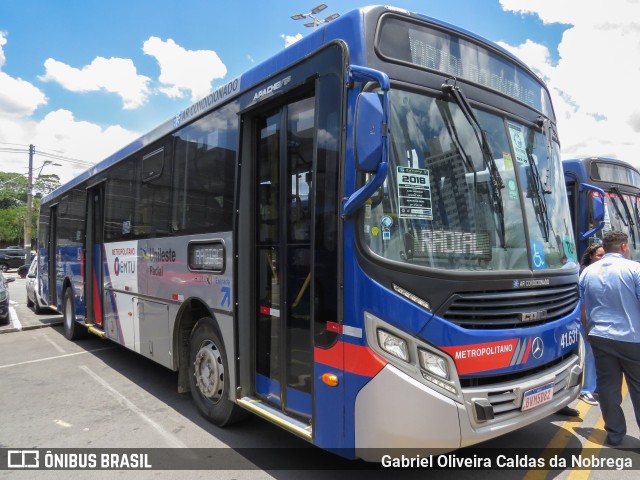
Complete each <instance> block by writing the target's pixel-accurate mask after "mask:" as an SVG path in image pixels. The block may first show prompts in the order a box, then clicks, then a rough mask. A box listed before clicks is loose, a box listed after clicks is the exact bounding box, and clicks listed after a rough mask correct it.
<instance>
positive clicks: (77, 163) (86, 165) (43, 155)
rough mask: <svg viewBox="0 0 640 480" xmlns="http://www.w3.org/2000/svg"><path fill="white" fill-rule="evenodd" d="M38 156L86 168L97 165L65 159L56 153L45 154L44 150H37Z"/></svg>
mask: <svg viewBox="0 0 640 480" xmlns="http://www.w3.org/2000/svg"><path fill="white" fill-rule="evenodd" d="M35 154H36V155H40V156H41V157H46V158H53V159H54V160H61V161H64V162H69V163H73V164H76V165H82V166H85V167H92V166H93V165H95V163H92V162H87V161H86V160H79V159H77V158H71V157H65V156H63V155H56V154H55V153H49V152H43V151H42V150H36V151H35Z"/></svg>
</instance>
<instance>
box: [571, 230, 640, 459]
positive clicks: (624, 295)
mask: <svg viewBox="0 0 640 480" xmlns="http://www.w3.org/2000/svg"><path fill="white" fill-rule="evenodd" d="M603 247H604V251H605V252H606V253H605V255H604V256H603V257H602V259H601V260H600V261H599V262H596V263H594V264H593V265H590V266H589V267H587V268H585V269H584V271H583V272H582V274H581V275H580V281H579V285H580V297H581V299H582V301H583V304H584V308H585V312H586V318H587V329H586V332H587V335H588V337H589V341H590V342H591V347H592V349H593V354H594V357H595V364H596V376H597V385H598V391H599V400H600V409H601V411H602V417H603V419H604V428H605V430H606V431H607V440H606V441H607V443H608V444H609V445H612V446H616V445H619V444H620V443H621V442H622V439H623V438H624V436H625V435H626V433H627V425H626V420H625V417H624V412H623V411H622V407H621V404H622V376H623V374H624V377H625V379H626V381H627V385H628V387H629V395H630V396H631V402H632V404H633V408H634V411H635V416H636V422H638V424H639V426H640V263H638V262H634V261H632V260H629V253H630V249H629V237H628V236H627V234H626V233H623V232H619V231H611V232H607V233H605V235H604V239H603Z"/></svg>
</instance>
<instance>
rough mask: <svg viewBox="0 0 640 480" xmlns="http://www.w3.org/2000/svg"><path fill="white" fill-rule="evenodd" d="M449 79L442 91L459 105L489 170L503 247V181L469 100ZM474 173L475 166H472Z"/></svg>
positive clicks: (485, 135) (494, 207)
mask: <svg viewBox="0 0 640 480" xmlns="http://www.w3.org/2000/svg"><path fill="white" fill-rule="evenodd" d="M449 80H453V81H454V83H455V81H456V79H455V78H451V79H448V80H447V81H446V82H445V83H443V84H442V93H444V94H445V95H446V96H447V97H453V99H454V100H455V102H456V103H457V104H458V107H460V111H461V112H462V114H463V115H464V117H465V118H466V120H467V122H469V125H471V128H472V130H473V133H474V135H475V137H476V141H477V142H478V145H479V146H480V151H481V152H482V160H483V162H484V164H485V166H486V168H487V170H488V171H489V176H490V179H491V189H490V190H491V198H492V201H493V211H494V212H496V213H497V214H498V224H499V225H500V243H501V247H502V248H505V245H506V240H505V235H506V233H505V226H504V205H503V203H502V192H501V191H500V190H502V189H503V188H504V182H503V180H502V176H501V175H500V172H499V171H498V166H497V165H496V161H495V159H494V158H493V153H491V147H490V146H489V140H488V139H487V134H486V133H485V131H484V130H483V129H482V127H481V126H480V122H478V119H477V118H476V115H475V113H473V109H472V108H471V105H470V104H469V100H467V97H466V96H465V95H464V93H463V92H462V90H461V89H460V87H458V86H456V85H455V84H454V85H451V84H450V83H448V82H449ZM473 171H474V175H475V168H473Z"/></svg>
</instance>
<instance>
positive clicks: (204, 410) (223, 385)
mask: <svg viewBox="0 0 640 480" xmlns="http://www.w3.org/2000/svg"><path fill="white" fill-rule="evenodd" d="M228 365H229V364H228V362H227V353H226V350H225V348H224V344H223V342H222V340H221V339H220V335H219V334H218V329H217V327H216V324H215V322H214V321H213V319H211V318H208V317H205V318H201V319H200V320H199V321H198V323H196V326H195V327H194V329H193V331H192V333H191V340H190V342H189V384H190V386H191V395H192V396H193V400H194V401H195V403H196V406H197V407H198V410H199V411H200V413H201V414H202V415H203V416H204V417H205V418H206V419H207V420H209V421H210V422H211V423H213V424H214V425H217V426H219V427H224V426H226V425H230V424H232V423H234V422H236V421H238V420H239V419H240V418H241V416H242V415H241V413H242V412H241V409H240V407H239V406H238V405H237V404H236V403H234V402H232V401H231V400H229V375H228V373H227V372H228V371H229V368H228Z"/></svg>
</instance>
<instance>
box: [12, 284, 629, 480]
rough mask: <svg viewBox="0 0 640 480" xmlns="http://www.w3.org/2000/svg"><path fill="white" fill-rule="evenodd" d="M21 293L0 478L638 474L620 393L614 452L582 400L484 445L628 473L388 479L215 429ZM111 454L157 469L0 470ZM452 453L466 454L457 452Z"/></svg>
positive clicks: (571, 475) (261, 428) (256, 425)
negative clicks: (131, 456)
mask: <svg viewBox="0 0 640 480" xmlns="http://www.w3.org/2000/svg"><path fill="white" fill-rule="evenodd" d="M10 274H11V273H10ZM24 292H25V280H23V279H17V280H16V281H15V282H13V283H12V284H11V287H10V293H11V299H12V302H14V303H13V304H12V306H13V311H12V317H13V318H12V323H11V324H10V325H7V326H2V327H0V386H1V387H0V392H1V393H0V399H1V400H2V401H1V402H0V464H2V465H0V477H5V476H8V477H10V478H29V479H31V478H48V479H49V478H60V479H67V478H102V477H104V478H107V477H113V476H115V475H117V476H118V477H123V476H125V477H127V478H136V479H138V478H154V479H155V478H159V479H164V478H171V479H174V478H181V479H190V478H207V479H212V478H213V479H218V478H225V479H227V478H228V479H249V478H250V479H254V478H271V477H273V478H277V479H281V480H289V479H294V478H295V479H298V478H301V476H304V477H305V478H310V479H325V478H332V479H334V478H335V479H341V478H344V479H353V478H397V477H402V478H405V477H409V478H425V477H426V476H428V477H429V478H447V479H448V478H451V477H452V476H454V477H455V478H456V479H458V478H463V479H466V478H469V479H471V478H485V477H486V476H487V475H490V476H491V478H492V479H503V478H504V479H515V478H518V479H519V478H527V479H543V478H558V479H575V478H591V479H611V478H616V480H622V479H631V478H634V479H635V478H637V475H638V471H640V440H639V439H638V436H639V430H638V426H637V425H636V423H635V421H634V417H633V410H632V408H631V404H630V400H629V397H628V395H626V396H625V399H624V404H623V406H624V410H625V414H626V416H627V423H628V435H627V438H625V440H624V442H623V444H622V445H621V447H624V449H610V448H609V447H608V446H606V445H604V437H605V433H604V430H603V425H602V418H601V416H600V410H599V408H598V407H597V406H595V407H593V406H589V405H587V404H585V403H583V402H575V403H574V406H576V407H577V408H578V409H579V410H580V412H581V415H580V418H567V417H562V416H560V415H553V416H551V417H549V419H547V420H543V421H540V422H537V423H536V424H534V425H531V426H528V427H526V428H524V429H521V430H519V431H517V432H513V433H511V434H508V435H505V436H503V437H500V438H498V439H495V440H492V441H491V442H487V443H485V444H483V445H482V447H483V448H487V450H486V451H488V452H492V454H493V455H494V456H495V454H496V453H500V452H504V453H507V456H510V458H512V459H514V458H515V457H514V455H513V452H514V449H523V450H522V451H523V455H526V452H527V451H526V450H525V449H527V448H536V449H537V450H536V453H535V455H536V456H537V457H544V458H546V459H547V460H549V458H554V457H557V455H558V452H565V453H566V452H569V453H570V454H574V453H577V454H579V455H580V453H581V452H582V453H584V454H588V456H589V458H595V459H596V460H597V459H600V458H605V457H607V458H608V457H611V455H612V454H615V455H617V456H618V458H621V459H622V461H624V462H626V461H627V460H630V461H632V462H633V469H626V468H625V469H623V470H620V471H617V470H615V469H612V468H608V469H606V470H598V469H595V468H587V469H576V468H572V466H571V465H568V466H566V467H564V468H558V469H556V470H551V471H549V470H538V469H531V468H528V467H526V466H525V467H523V468H521V469H518V470H510V469H506V468H505V469H494V470H493V471H491V472H487V471H483V470H479V469H474V468H469V469H462V470H456V471H455V472H452V471H448V470H447V469H444V470H432V469H431V468H428V469H425V468H411V469H403V470H394V471H389V470H381V469H379V468H378V467H377V466H372V465H371V464H364V463H362V462H351V461H347V460H344V459H342V458H339V457H337V456H335V455H333V454H331V453H328V452H325V451H322V450H320V449H317V448H315V447H312V446H309V445H308V444H307V443H306V442H304V441H303V440H301V439H298V438H297V437H295V436H293V435H291V434H289V433H288V432H285V431H283V430H281V429H279V428H278V427H276V426H273V425H271V424H270V423H268V422H266V421H263V420H262V419H259V418H256V417H249V418H247V419H246V420H245V421H243V422H241V423H239V424H237V425H235V426H233V427H230V428H226V429H220V428H217V427H215V426H213V425H211V424H210V423H208V422H207V421H206V420H204V419H203V418H202V417H201V416H200V415H199V413H198V412H197V410H196V408H195V406H194V404H193V402H192V401H191V397H190V395H189V394H179V393H177V390H176V385H177V374H176V373H174V372H171V371H170V370H167V369H166V368H164V367H162V366H159V365H157V364H155V363H153V362H151V361H149V360H147V359H146V358H144V357H142V356H140V355H137V354H135V353H133V352H131V351H128V350H126V349H124V348H122V347H120V346H118V345H115V344H113V343H111V342H109V341H106V340H100V339H98V338H95V337H89V338H87V339H85V340H81V341H79V342H75V343H74V342H69V341H68V340H66V338H65V337H64V335H63V330H62V326H61V317H60V315H57V314H56V313H55V312H51V313H46V314H41V315H36V314H35V313H33V311H32V310H31V309H29V308H27V307H26V295H25V293H24ZM381 415H384V412H381ZM118 448H123V449H127V450H126V452H134V453H135V452H139V453H140V454H141V455H142V454H143V453H144V452H147V453H150V454H151V456H152V463H156V467H154V468H157V466H158V464H160V465H164V467H163V468H166V469H163V470H157V469H156V470H152V471H140V470H138V471H125V470H118V471H86V470H85V471H69V470H56V471H46V472H45V471H40V470H31V471H25V470H21V469H12V470H2V468H3V465H6V463H3V462H5V460H6V459H3V458H2V452H3V451H4V453H5V455H6V449H12V450H16V449H21V450H24V449H26V450H28V449H52V452H57V451H58V450H55V449H71V450H67V451H70V452H90V453H92V454H94V453H95V454H96V455H100V454H101V453H104V452H107V453H108V452H112V451H113V449H118ZM148 449H150V450H148ZM204 449H206V450H204ZM582 449H584V450H582ZM627 449H634V450H635V451H631V450H627ZM454 455H457V456H459V457H465V450H462V451H459V452H456V454H454ZM466 456H470V455H469V454H468V453H467V454H466ZM471 457H472V458H473V455H471ZM98 458H99V457H98ZM183 462H187V464H188V467H187V468H180V471H177V470H170V468H178V467H179V466H180V465H185V463H183ZM373 467H376V468H378V469H372V468H373ZM329 469H330V470H329ZM425 470H429V471H425Z"/></svg>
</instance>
